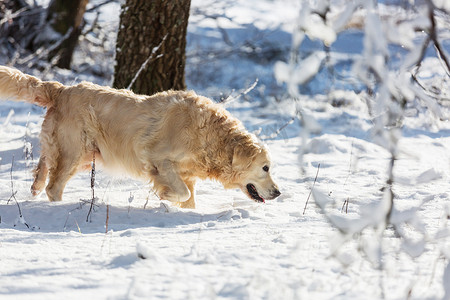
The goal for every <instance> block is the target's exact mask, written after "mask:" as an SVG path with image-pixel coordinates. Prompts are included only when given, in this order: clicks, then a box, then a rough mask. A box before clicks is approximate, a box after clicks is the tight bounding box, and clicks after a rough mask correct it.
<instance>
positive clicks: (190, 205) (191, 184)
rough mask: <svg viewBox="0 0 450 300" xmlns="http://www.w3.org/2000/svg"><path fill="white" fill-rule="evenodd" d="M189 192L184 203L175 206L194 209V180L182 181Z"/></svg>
mask: <svg viewBox="0 0 450 300" xmlns="http://www.w3.org/2000/svg"><path fill="white" fill-rule="evenodd" d="M184 182H185V183H186V185H187V187H188V189H189V191H190V192H191V196H190V197H189V199H188V200H187V201H185V202H178V203H177V205H178V206H179V207H181V208H195V180H194V179H189V180H185V181H184Z"/></svg>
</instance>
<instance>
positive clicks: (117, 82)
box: [113, 0, 190, 95]
mask: <svg viewBox="0 0 450 300" xmlns="http://www.w3.org/2000/svg"><path fill="white" fill-rule="evenodd" d="M189 8H190V0H171V1H164V0H146V1H140V0H126V3H125V5H124V6H123V7H122V13H121V16H120V27H119V32H118V35H117V49H116V67H115V78H114V83H113V85H114V87H116V88H127V87H128V85H129V84H130V83H131V82H132V80H133V78H134V77H135V75H136V74H137V73H138V71H139V69H140V68H141V66H143V65H144V63H145V61H146V60H147V59H148V58H149V57H150V56H151V53H152V50H153V48H154V47H157V46H158V45H159V44H160V43H161V41H162V40H163V39H164V37H165V36H167V37H166V39H165V40H164V42H163V43H162V44H161V47H160V48H159V50H158V51H157V52H156V53H155V54H154V56H153V58H152V59H151V60H150V61H149V62H148V64H147V65H146V67H145V68H143V70H141V71H142V72H140V74H139V76H138V77H137V78H136V80H135V82H134V84H133V85H132V86H131V89H132V90H133V91H134V92H136V93H139V94H147V95H151V94H154V93H156V92H160V91H165V90H169V89H174V90H183V89H185V88H186V85H185V81H184V66H185V60H186V55H185V48H186V32H187V24H188V18H189ZM158 54H163V55H162V56H161V57H157V56H158Z"/></svg>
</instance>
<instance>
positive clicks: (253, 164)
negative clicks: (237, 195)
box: [232, 143, 281, 202]
mask: <svg viewBox="0 0 450 300" xmlns="http://www.w3.org/2000/svg"><path fill="white" fill-rule="evenodd" d="M232 169H233V172H234V173H235V174H236V176H235V177H234V181H235V182H233V185H234V186H235V187H239V188H240V189H241V190H242V191H243V192H244V193H245V194H246V195H247V196H248V197H249V198H251V199H252V200H254V201H256V202H265V200H272V199H275V198H276V197H278V196H279V195H280V194H281V193H280V191H279V189H278V186H277V184H276V183H275V182H274V181H273V179H272V177H271V175H270V171H271V162H270V157H269V153H268V152H267V150H266V149H265V148H264V147H263V146H261V145H259V144H258V143H249V144H240V145H236V146H235V148H234V154H233V161H232Z"/></svg>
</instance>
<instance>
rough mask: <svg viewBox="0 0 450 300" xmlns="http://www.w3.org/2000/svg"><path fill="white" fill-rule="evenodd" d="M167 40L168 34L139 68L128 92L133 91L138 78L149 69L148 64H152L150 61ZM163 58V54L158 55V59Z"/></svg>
mask: <svg viewBox="0 0 450 300" xmlns="http://www.w3.org/2000/svg"><path fill="white" fill-rule="evenodd" d="M166 38H167V34H166V35H165V36H164V37H163V39H162V40H161V42H160V43H159V45H158V46H156V47H154V48H153V49H152V52H151V53H150V55H149V57H148V58H147V59H146V60H145V61H144V63H143V64H142V65H141V67H140V68H139V70H138V71H137V72H136V75H134V78H133V79H132V80H131V82H130V84H129V85H128V87H127V90H131V87H132V86H133V84H134V83H135V82H136V80H137V78H138V77H139V75H140V74H141V73H142V71H144V70H145V68H147V65H148V63H149V62H150V60H151V59H152V58H153V56H154V55H155V53H156V51H158V49H159V48H160V47H161V45H162V44H163V43H164V41H165V40H166ZM161 56H162V54H160V55H158V56H157V57H156V58H160V57H161Z"/></svg>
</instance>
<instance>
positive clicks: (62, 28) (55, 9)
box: [34, 0, 89, 69]
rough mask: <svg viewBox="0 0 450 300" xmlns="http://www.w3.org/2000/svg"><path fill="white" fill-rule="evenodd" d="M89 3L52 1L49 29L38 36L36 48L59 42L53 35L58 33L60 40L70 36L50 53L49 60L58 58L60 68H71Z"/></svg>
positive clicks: (84, 0) (49, 8)
mask: <svg viewBox="0 0 450 300" xmlns="http://www.w3.org/2000/svg"><path fill="white" fill-rule="evenodd" d="M88 2H89V0H70V1H66V0H52V1H51V2H50V4H49V6H48V9H47V18H46V23H47V25H48V26H49V27H47V30H46V31H44V33H43V34H42V35H39V36H38V38H37V39H36V43H35V45H34V46H36V45H37V46H39V45H42V44H48V43H49V42H51V43H55V42H57V40H55V39H54V37H53V36H52V35H53V34H52V33H56V34H57V35H59V36H60V38H62V37H64V36H65V35H66V34H69V35H68V37H67V38H66V39H65V40H64V41H62V43H61V44H60V45H59V46H58V47H56V49H54V50H53V51H51V52H50V53H49V60H52V59H53V58H55V57H57V56H58V60H57V62H56V65H57V66H58V67H60V68H65V69H69V68H70V63H71V60H72V54H73V51H74V50H75V46H76V45H77V43H78V37H79V36H80V33H81V30H82V28H83V15H84V12H85V11H86V5H87V4H88ZM69 30H71V31H70V33H68V32H69Z"/></svg>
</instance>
